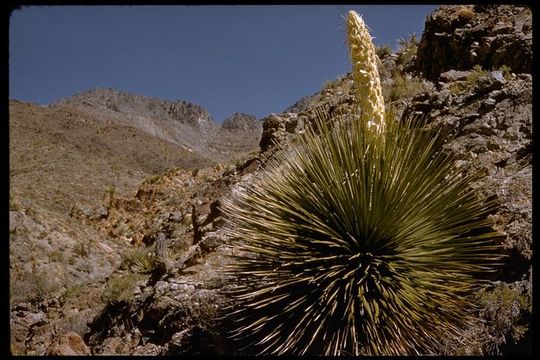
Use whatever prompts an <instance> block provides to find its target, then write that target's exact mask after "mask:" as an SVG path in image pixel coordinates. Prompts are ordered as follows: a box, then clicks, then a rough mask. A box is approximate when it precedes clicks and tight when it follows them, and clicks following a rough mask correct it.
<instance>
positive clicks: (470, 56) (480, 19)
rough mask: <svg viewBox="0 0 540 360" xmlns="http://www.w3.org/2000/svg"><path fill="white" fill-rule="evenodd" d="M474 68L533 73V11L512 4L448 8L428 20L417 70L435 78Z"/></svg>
mask: <svg viewBox="0 0 540 360" xmlns="http://www.w3.org/2000/svg"><path fill="white" fill-rule="evenodd" d="M474 65H480V66H482V68H484V69H488V70H491V69H493V70H497V69H499V68H500V67H501V66H503V65H506V66H508V67H509V68H510V69H511V71H513V72H515V73H530V72H531V70H532V16H531V9H529V8H528V7H524V6H512V5H504V6H501V5H474V6H472V5H471V6H463V5H456V6H445V7H441V8H440V9H438V10H436V11H434V12H433V13H432V14H431V15H430V16H429V17H428V19H427V21H426V26H425V30H424V33H423V35H422V40H421V41H420V44H419V45H418V53H417V58H416V64H415V66H416V69H417V70H418V71H421V72H422V73H423V74H424V76H425V77H426V78H428V79H430V80H437V79H438V76H439V75H440V74H441V73H443V72H445V71H447V70H451V69H454V70H468V69H471V68H472V67H473V66H474Z"/></svg>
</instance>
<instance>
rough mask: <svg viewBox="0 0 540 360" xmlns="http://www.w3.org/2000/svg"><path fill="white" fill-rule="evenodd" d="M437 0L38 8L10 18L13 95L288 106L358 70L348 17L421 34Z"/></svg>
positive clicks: (212, 106)
mask: <svg viewBox="0 0 540 360" xmlns="http://www.w3.org/2000/svg"><path fill="white" fill-rule="evenodd" d="M435 8H436V6H435V5H421V6H420V5H401V6H393V5H382V6H381V5H370V6H367V5H294V6H293V5H283V6H30V7H24V8H22V9H20V10H16V11H14V12H13V13H12V16H11V18H10V28H9V70H10V73H9V97H10V98H11V99H18V100H22V101H28V102H34V103H38V104H43V105H44V104H49V103H51V102H54V101H56V100H58V99H60V98H62V97H65V96H70V95H73V94H75V93H78V92H82V91H86V90H90V89H93V88H97V87H109V88H113V89H117V90H123V91H128V92H131V93H134V94H139V95H145V96H150V97H157V98H161V99H167V100H186V101H190V102H193V103H196V104H198V105H201V106H203V107H204V108H206V109H207V110H208V111H209V112H210V113H211V114H212V116H213V117H214V119H215V120H216V121H218V122H221V121H223V119H224V118H225V117H227V116H229V115H231V114H232V113H234V112H237V111H238V112H245V113H250V114H254V115H255V116H257V118H262V117H264V116H266V115H268V114H269V113H271V112H275V113H278V112H281V111H283V109H285V108H286V107H287V106H289V105H292V104H293V103H294V102H295V101H296V100H298V99H299V98H301V97H302V96H305V95H310V94H312V93H314V92H316V91H318V90H319V89H320V88H321V86H322V84H323V83H324V81H326V80H332V79H335V78H336V77H337V76H338V75H341V74H345V73H347V72H348V71H349V69H350V63H349V61H348V53H347V47H346V38H345V23H344V20H343V18H342V16H343V15H345V14H346V13H347V11H348V10H350V9H353V10H356V11H357V12H358V13H360V14H361V15H363V17H364V21H365V22H366V24H367V25H368V27H369V28H370V30H371V35H372V36H373V37H374V42H375V44H377V45H382V44H388V45H390V46H392V47H393V48H397V46H398V45H397V44H398V39H399V38H401V37H405V36H407V35H409V34H411V33H413V32H414V33H416V34H417V35H418V36H420V35H421V33H422V30H423V28H424V22H425V19H426V16H427V15H429V14H430V13H431V11H433V10H434V9H435Z"/></svg>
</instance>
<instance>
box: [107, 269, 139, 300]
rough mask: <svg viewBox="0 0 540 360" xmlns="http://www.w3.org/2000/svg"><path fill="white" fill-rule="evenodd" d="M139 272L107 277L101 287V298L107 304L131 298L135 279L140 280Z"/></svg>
mask: <svg viewBox="0 0 540 360" xmlns="http://www.w3.org/2000/svg"><path fill="white" fill-rule="evenodd" d="M142 279H143V277H142V276H141V275H140V274H134V273H128V274H124V275H120V276H118V277H115V278H112V279H109V280H108V281H107V283H106V284H105V288H104V289H103V294H102V295H101V300H102V301H103V302H105V303H107V304H109V305H114V304H117V303H120V302H128V301H129V300H131V299H132V298H133V291H134V290H135V286H136V283H137V281H139V280H142Z"/></svg>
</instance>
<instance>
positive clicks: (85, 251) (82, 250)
mask: <svg viewBox="0 0 540 360" xmlns="http://www.w3.org/2000/svg"><path fill="white" fill-rule="evenodd" d="M73 252H74V253H75V254H76V255H78V256H80V257H83V258H86V257H88V255H90V245H88V244H87V243H85V242H79V243H78V244H77V245H75V247H74V248H73Z"/></svg>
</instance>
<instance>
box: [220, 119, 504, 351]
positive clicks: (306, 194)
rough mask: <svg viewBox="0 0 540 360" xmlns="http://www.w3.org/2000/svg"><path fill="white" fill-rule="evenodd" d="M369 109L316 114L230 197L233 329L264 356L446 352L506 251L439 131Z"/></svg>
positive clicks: (486, 205)
mask: <svg viewBox="0 0 540 360" xmlns="http://www.w3.org/2000/svg"><path fill="white" fill-rule="evenodd" d="M360 118H361V114H360V112H356V115H355V114H353V115H349V116H346V117H343V118H341V119H337V120H334V122H333V126H331V125H329V123H327V122H324V121H321V120H315V121H314V123H313V124H312V126H311V127H308V128H307V129H306V131H305V133H304V134H302V135H300V136H299V137H298V139H297V141H296V143H295V144H294V145H293V146H290V147H286V148H285V147H281V148H280V151H277V152H276V153H275V155H274V158H273V159H272V160H270V161H269V162H268V163H267V166H266V169H265V171H264V172H262V173H260V174H259V175H258V176H257V177H256V178H255V179H254V181H253V182H252V183H251V184H250V186H246V187H245V188H240V189H237V190H235V191H233V192H232V193H231V195H230V196H229V197H228V198H227V199H225V201H224V203H223V206H222V210H223V211H224V213H225V214H226V218H227V220H226V231H227V232H228V234H229V235H230V236H231V237H232V238H234V239H236V242H235V244H234V246H235V247H234V256H233V258H232V261H231V264H230V265H229V266H228V267H227V269H226V274H227V275H228V276H231V277H232V279H234V280H235V281H234V283H235V286H236V288H235V290H234V291H232V296H233V297H234V298H235V299H236V307H235V308H234V311H231V312H230V313H229V319H230V320H231V321H230V323H231V324H232V327H233V330H232V332H231V336H232V337H233V338H235V339H237V340H239V341H240V343H241V344H242V346H243V347H244V348H247V349H248V350H247V351H248V352H253V353H259V354H323V355H343V354H352V355H361V354H369V355H402V354H433V353H437V351H438V348H439V344H440V342H441V341H440V340H441V339H443V338H448V337H450V336H458V335H459V333H460V332H461V331H462V329H464V328H465V327H466V326H468V324H470V321H471V320H472V316H473V315H472V314H473V312H472V311H471V310H472V305H471V303H470V302H469V300H468V299H469V295H470V294H472V293H473V292H474V291H476V290H477V289H478V288H479V287H481V286H482V281H481V280H479V278H481V277H482V276H484V275H485V273H486V272H490V271H492V270H493V269H494V268H495V266H496V265H497V264H498V262H499V260H500V255H499V248H498V246H497V245H496V244H495V241H494V238H496V237H497V236H498V233H496V232H494V231H493V230H491V228H490V227H489V221H488V220H487V219H486V217H487V215H488V214H489V213H490V212H491V211H493V207H494V203H493V201H488V200H481V199H479V198H478V197H477V196H476V193H475V191H474V190H473V188H472V187H471V184H473V183H474V181H475V180H477V179H478V177H479V176H480V174H476V175H475V174H471V173H470V172H469V173H466V172H464V171H463V170H460V169H458V168H457V167H455V166H454V158H453V156H452V155H451V154H450V153H447V152H444V151H442V150H441V144H444V137H442V135H440V134H437V133H434V132H433V131H427V130H424V129H420V128H415V127H414V126H413V125H412V124H413V122H412V121H409V122H406V123H403V124H400V123H399V122H397V121H395V120H393V119H386V121H385V125H386V126H385V133H384V136H380V137H378V136H375V137H374V136H371V135H370V132H369V130H368V126H369V125H367V124H366V123H365V122H363V121H359V119H360Z"/></svg>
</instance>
